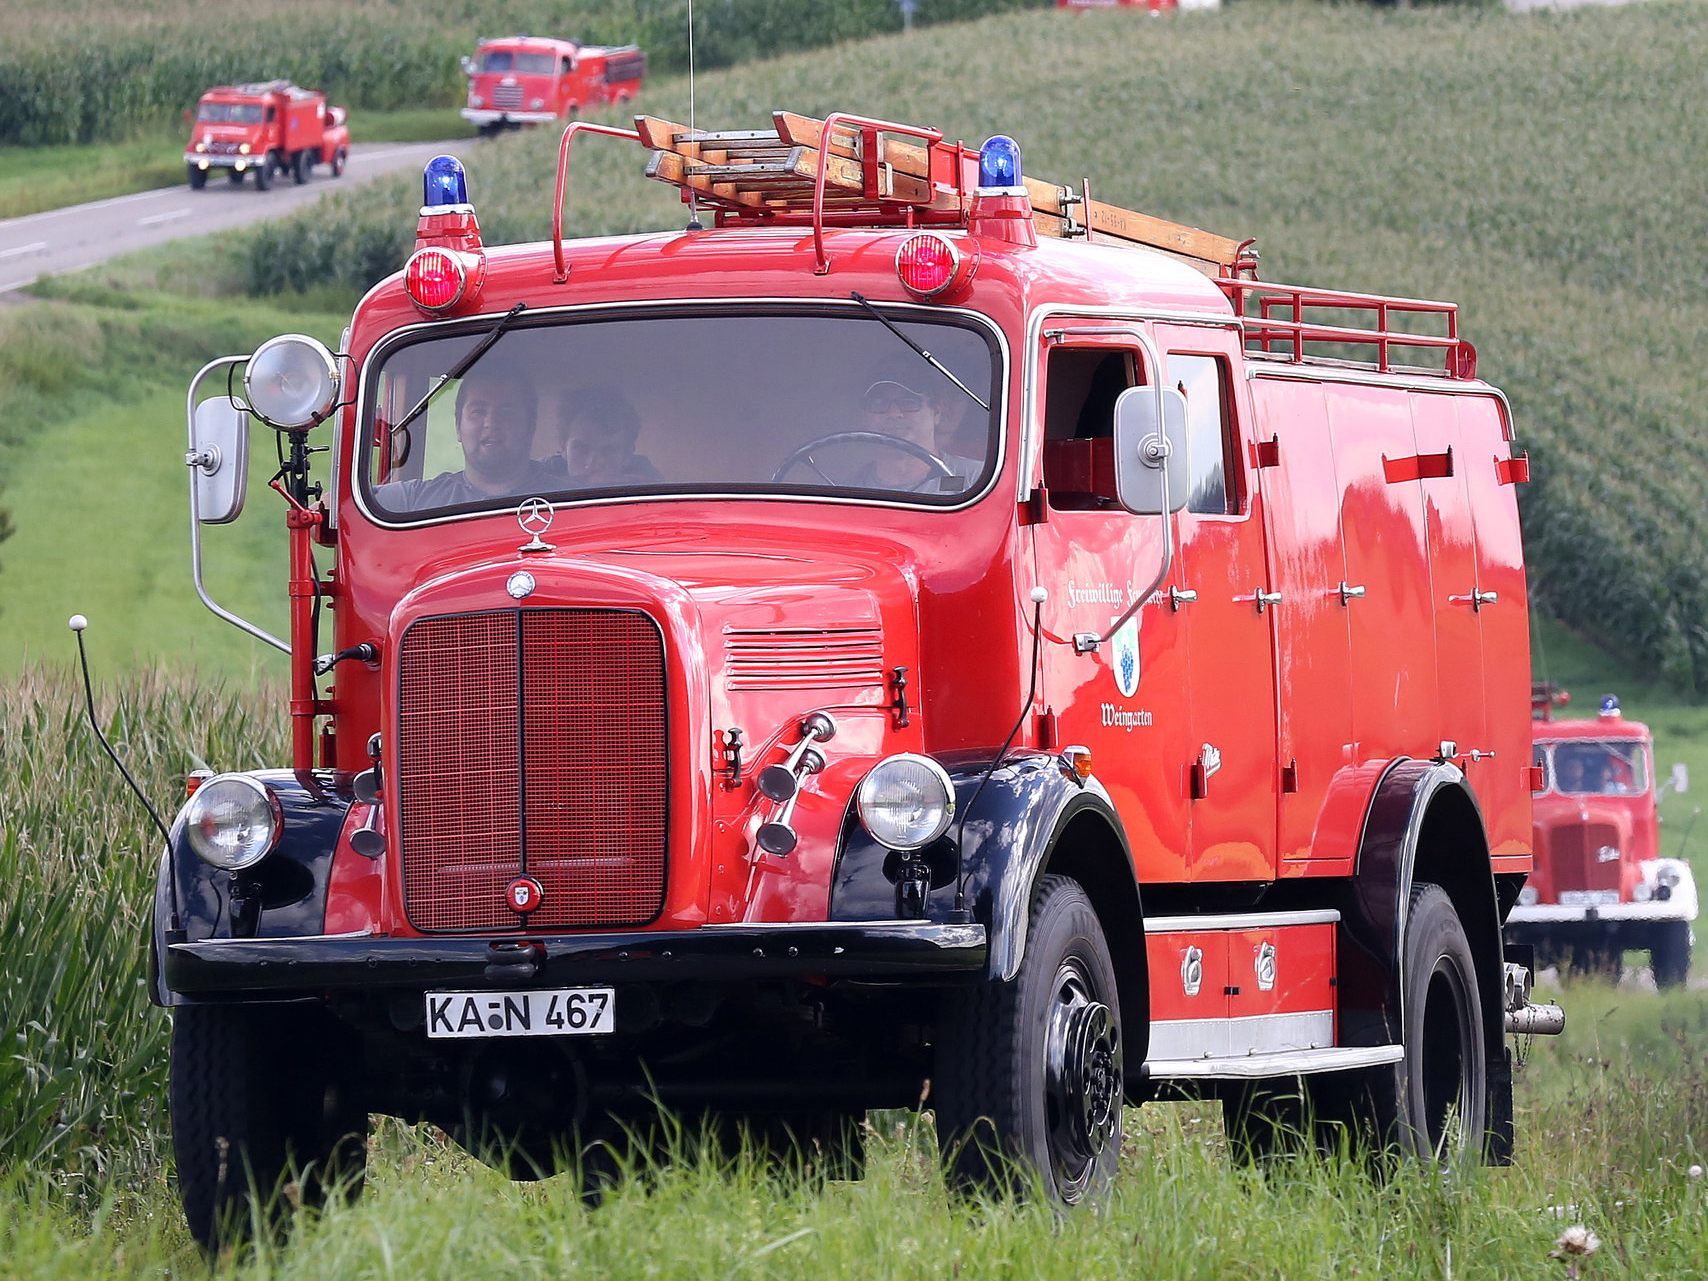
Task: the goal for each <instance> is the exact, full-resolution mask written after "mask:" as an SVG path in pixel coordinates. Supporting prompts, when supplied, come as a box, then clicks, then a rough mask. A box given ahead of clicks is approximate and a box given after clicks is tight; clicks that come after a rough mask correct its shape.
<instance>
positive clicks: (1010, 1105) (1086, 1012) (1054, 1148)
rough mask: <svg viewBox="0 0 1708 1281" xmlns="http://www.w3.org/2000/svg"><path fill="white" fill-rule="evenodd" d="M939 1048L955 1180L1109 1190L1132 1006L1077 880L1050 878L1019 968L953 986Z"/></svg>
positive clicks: (947, 1146)
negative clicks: (1126, 1004) (1127, 1010)
mask: <svg viewBox="0 0 1708 1281" xmlns="http://www.w3.org/2000/svg"><path fill="white" fill-rule="evenodd" d="M936 1050H937V1062H936V1071H935V1073H934V1075H933V1078H932V1101H933V1103H934V1105H935V1106H936V1109H937V1139H938V1145H939V1147H940V1149H941V1151H942V1154H943V1158H944V1161H945V1163H946V1164H947V1166H948V1169H949V1173H950V1177H951V1179H952V1181H954V1182H955V1183H956V1184H958V1185H959V1186H961V1187H962V1188H963V1189H966V1190H971V1191H993V1192H998V1193H1002V1192H1012V1191H1021V1190H1023V1189H1024V1187H1025V1178H1026V1176H1027V1175H1030V1176H1031V1177H1035V1178H1037V1179H1038V1180H1039V1181H1040V1183H1041V1185H1042V1189H1043V1192H1044V1194H1045V1196H1046V1197H1048V1198H1049V1199H1050V1200H1051V1201H1053V1202H1054V1203H1056V1204H1057V1205H1060V1206H1074V1205H1079V1204H1083V1203H1086V1202H1092V1201H1096V1200H1098V1199H1100V1198H1102V1197H1103V1196H1104V1195H1105V1194H1106V1193H1107V1191H1108V1189H1109V1187H1110V1184H1111V1183H1112V1182H1113V1180H1114V1177H1115V1165H1116V1162H1117V1160H1118V1159H1119V1157H1120V1153H1121V1104H1122V1098H1123V1077H1122V1060H1121V1053H1122V1042H1121V1010H1120V1002H1119V1000H1118V997H1117V993H1116V983H1115V967H1114V965H1113V963H1112V962H1111V961H1110V959H1109V948H1108V945H1107V944H1106V943H1105V941H1104V938H1103V930H1102V927H1101V926H1100V925H1099V923H1098V920H1097V912H1096V910H1095V909H1094V908H1093V907H1092V905H1091V900H1090V899H1089V898H1087V897H1086V894H1085V891H1084V890H1083V889H1081V888H1080V886H1079V885H1078V883H1077V882H1075V881H1072V880H1070V879H1069V878H1067V877H1064V876H1046V877H1045V878H1044V879H1043V881H1042V882H1041V884H1040V885H1039V887H1038V891H1037V895H1036V897H1035V899H1034V901H1033V905H1032V920H1031V926H1030V930H1029V933H1028V937H1027V943H1026V952H1025V956H1024V958H1023V959H1022V961H1021V963H1020V969H1019V972H1018V973H1017V974H1016V975H1015V976H1014V978H1013V980H1012V981H1009V982H1001V981H997V982H982V983H980V984H978V986H977V987H975V988H973V989H972V990H971V991H954V992H951V993H950V994H949V995H948V996H946V998H945V1000H944V1003H943V1013H942V1015H941V1017H940V1020H939V1027H938V1030H937V1046H936ZM1016 1175H1020V1176H1021V1177H1020V1178H1019V1179H1017V1178H1016Z"/></svg>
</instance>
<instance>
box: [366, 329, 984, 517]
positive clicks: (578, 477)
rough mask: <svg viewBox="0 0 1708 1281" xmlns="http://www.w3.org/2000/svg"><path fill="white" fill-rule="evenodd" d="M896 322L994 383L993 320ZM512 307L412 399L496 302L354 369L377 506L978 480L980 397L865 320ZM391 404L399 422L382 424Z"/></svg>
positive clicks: (900, 494)
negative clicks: (362, 396) (483, 347)
mask: <svg viewBox="0 0 1708 1281" xmlns="http://www.w3.org/2000/svg"><path fill="white" fill-rule="evenodd" d="M896 319H897V321H898V324H899V326H900V328H902V329H903V330H904V331H905V332H906V333H907V334H908V336H909V337H911V338H912V339H913V340H914V341H915V342H917V343H919V344H920V346H922V347H924V348H926V349H927V350H928V351H930V352H931V354H932V355H933V356H935V357H936V358H937V359H938V360H939V361H940V362H941V363H942V364H943V365H944V366H945V368H947V369H948V370H949V371H950V372H951V373H953V374H954V376H955V377H956V378H959V379H960V380H961V381H962V382H963V383H965V384H966V386H967V388H970V389H972V390H973V391H975V392H976V393H978V395H979V396H981V397H983V398H984V399H986V400H988V401H990V402H992V403H995V402H996V401H997V399H998V385H999V384H998V381H997V379H998V375H999V373H1000V369H999V365H998V361H997V359H996V357H995V354H994V347H993V340H992V339H991V338H990V337H989V336H988V335H987V334H986V333H985V332H984V331H982V330H980V329H974V328H972V327H970V326H967V325H959V324H953V323H945V322H942V321H935V320H934V321H932V322H929V323H919V322H916V321H911V320H902V319H901V317H900V316H899V315H898V316H897V317H896ZM526 322H527V316H526V313H524V314H523V317H522V318H521V320H520V321H519V322H518V323H517V324H516V325H515V327H513V328H511V329H507V330H505V331H504V332H503V333H502V335H501V336H500V337H499V338H498V340H497V342H496V343H494V344H493V346H492V348H491V350H489V351H488V352H487V353H486V354H485V355H484V356H482V357H481V358H480V359H479V361H478V362H477V363H476V364H475V365H474V366H473V367H472V368H471V369H469V370H468V372H467V373H466V375H465V376H464V377H462V378H461V379H458V380H457V381H456V382H455V383H446V384H445V386H444V387H443V389H442V390H441V391H440V392H439V393H437V394H435V395H434V397H433V399H432V403H431V404H430V405H429V407H428V408H427V410H426V411H425V412H423V413H419V414H417V416H416V417H415V419H414V420H413V421H412V422H405V419H406V417H407V415H408V414H409V413H410V411H411V410H413V409H415V408H416V406H417V404H418V403H419V402H420V401H421V399H422V398H423V397H424V396H426V395H427V394H428V393H429V392H431V391H432V390H433V389H434V387H435V386H437V385H438V384H439V383H440V382H441V381H442V380H443V378H444V375H445V374H446V373H448V372H449V371H451V370H453V369H455V367H456V366H457V364H458V362H459V361H461V360H463V359H465V358H466V357H467V356H468V354H469V353H470V352H471V351H472V350H473V348H474V347H475V345H476V344H477V343H478V342H479V341H480V339H481V336H482V335H483V334H484V333H486V332H487V331H488V330H490V329H491V328H492V325H493V324H494V320H493V319H492V318H487V319H484V320H483V321H481V322H479V323H478V324H474V325H459V326H457V327H456V329H455V330H451V331H450V332H451V333H452V334H454V336H446V337H439V336H432V337H427V338H425V339H422V340H418V341H415V342H411V343H408V344H407V345H404V346H400V347H397V348H394V349H393V350H392V351H391V352H389V353H388V354H387V355H385V356H384V357H383V360H382V362H381V363H379V364H378V365H377V366H376V367H375V368H374V369H373V372H372V373H371V375H370V381H369V384H368V386H369V390H368V394H367V410H366V419H365V428H364V436H363V438H364V440H365V441H366V442H367V456H368V462H367V465H366V467H365V468H364V472H365V475H366V478H367V482H368V494H369V497H370V498H371V500H372V503H373V506H374V507H375V508H376V510H378V511H380V512H382V513H385V514H390V515H398V516H404V515H407V516H411V517H420V516H422V515H429V514H437V513H449V512H461V511H477V510H482V509H491V508H508V507H514V506H515V505H516V504H517V503H518V502H519V501H521V500H522V499H524V498H528V497H532V496H535V495H538V496H541V497H545V498H554V499H559V500H565V499H569V500H573V499H577V498H593V497H617V496H620V495H628V494H649V495H650V494H681V495H692V494H769V495H780V496H784V495H814V496H826V495H829V496H837V497H848V498H854V499H868V500H889V501H897V500H900V501H906V502H915V503H920V504H926V505H933V506H945V505H953V504H955V503H958V502H960V501H962V500H963V499H965V498H967V497H969V496H970V495H972V494H974V493H976V492H978V491H979V490H980V489H982V488H983V486H984V484H985V481H986V479H987V478H988V476H989V474H990V471H991V469H992V467H993V465H994V460H995V457H996V439H997V437H996V426H995V420H994V418H993V415H992V414H991V413H990V412H989V411H987V410H985V409H983V408H982V407H980V406H979V405H978V404H977V403H975V401H974V400H973V398H972V397H971V396H969V395H968V394H967V391H966V390H963V389H962V388H960V387H957V386H956V385H955V383H954V382H953V381H952V380H951V379H950V378H948V377H946V376H945V375H944V374H943V373H942V372H940V371H939V370H937V369H935V368H933V367H932V365H931V364H930V363H929V362H927V361H926V360H925V359H923V358H922V357H921V356H920V355H919V354H918V353H917V352H915V351H913V350H911V349H910V348H909V347H908V346H907V345H906V344H905V343H904V342H903V341H902V340H901V339H900V338H898V337H897V336H896V335H895V334H894V333H891V332H890V331H889V330H888V329H886V328H885V327H884V326H883V325H882V324H880V323H879V322H878V321H877V320H875V319H873V318H871V317H869V316H866V315H864V314H853V315H835V316H832V315H825V314H822V313H820V314H811V313H807V312H804V311H800V310H781V309H779V310H775V311H771V312H768V313H757V314H756V313H755V312H753V311H751V310H749V311H746V312H744V313H741V314H736V313H732V312H729V311H726V310H722V309H718V310H711V309H707V310H704V311H701V312H698V313H696V314H691V315H685V314H681V313H680V312H678V313H677V314H673V315H650V316H638V317H637V316H625V317H623V318H620V319H610V318H596V319H585V320H582V319H577V320H569V321H565V320H558V321H555V322H552V323H546V322H541V323H536V324H534V325H532V326H529V325H528V324H527V323H526ZM392 423H399V424H401V426H400V427H398V428H393V427H392V426H391V424H392Z"/></svg>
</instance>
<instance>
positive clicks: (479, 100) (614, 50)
mask: <svg viewBox="0 0 1708 1281" xmlns="http://www.w3.org/2000/svg"><path fill="white" fill-rule="evenodd" d="M463 74H464V75H466V76H467V77H468V105H467V106H465V107H464V108H463V111H462V116H463V119H465V120H467V121H468V122H469V123H470V124H472V125H474V126H475V128H476V129H478V130H479V131H480V133H481V134H482V135H483V136H489V135H492V134H496V133H500V132H502V131H503V130H505V129H508V128H515V127H517V126H519V125H524V124H543V123H545V122H546V121H550V120H562V119H573V118H574V117H576V116H578V115H580V114H581V113H582V112H583V111H586V110H589V109H591V108H594V107H600V106H604V105H605V104H606V103H618V104H621V103H625V102H628V101H629V100H630V99H632V98H633V97H634V96H635V94H637V93H639V92H640V87H641V82H642V81H643V80H644V79H645V78H646V55H645V54H644V53H642V52H641V50H640V49H639V47H637V46H635V45H585V44H581V43H579V42H577V41H574V40H553V39H545V38H541V37H534V36H513V37H510V38H507V39H503V40H483V41H481V42H480V46H479V48H478V49H477V50H476V51H475V55H474V57H473V58H464V59H463Z"/></svg>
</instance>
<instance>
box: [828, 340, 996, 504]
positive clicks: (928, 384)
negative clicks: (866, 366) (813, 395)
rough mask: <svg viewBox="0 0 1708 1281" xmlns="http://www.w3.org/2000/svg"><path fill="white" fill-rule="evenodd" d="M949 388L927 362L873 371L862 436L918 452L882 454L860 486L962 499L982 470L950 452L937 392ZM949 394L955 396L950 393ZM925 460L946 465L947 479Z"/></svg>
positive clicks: (863, 407) (863, 399) (862, 413)
mask: <svg viewBox="0 0 1708 1281" xmlns="http://www.w3.org/2000/svg"><path fill="white" fill-rule="evenodd" d="M938 384H943V385H944V386H948V385H949V384H948V383H947V382H946V380H945V379H944V377H943V375H942V374H940V373H938V372H937V371H936V370H935V369H933V368H932V367H931V365H930V364H929V363H927V362H926V361H925V360H923V359H914V360H909V361H906V362H895V363H892V364H888V365H884V366H880V367H879V368H877V369H875V370H874V371H873V377H872V381H871V382H870V383H869V384H868V385H867V387H866V391H865V394H864V395H862V396H861V398H860V416H861V430H863V431H869V432H875V433H877V434H878V435H882V436H891V437H894V438H895V439H896V440H900V441H906V442H907V443H908V444H909V445H914V446H917V448H916V449H906V448H901V449H879V450H876V451H874V452H875V455H876V456H875V457H874V458H873V459H872V462H871V464H870V466H868V467H867V468H866V470H865V473H864V474H863V475H861V476H860V477H858V478H857V481H856V483H857V484H860V485H862V486H865V487H869V488H873V489H901V490H908V491H910V492H915V493H918V492H933V493H936V492H941V493H959V492H961V491H962V490H964V489H966V488H967V487H968V486H969V485H970V484H971V482H972V481H973V480H974V479H975V478H976V477H977V476H978V474H979V472H980V471H982V470H983V467H982V465H981V464H980V462H979V460H978V459H976V458H968V457H965V456H964V455H960V454H954V453H949V452H946V450H947V440H946V437H947V430H946V428H947V427H948V426H950V424H948V423H947V422H946V421H945V419H946V415H945V414H944V412H943V410H944V406H943V405H942V403H941V402H940V401H939V400H938V399H937V398H936V395H935V393H936V392H937V391H939V390H940V388H939V387H938V386H937V385H938ZM950 390H953V388H952V387H951V388H950ZM925 454H930V455H931V456H933V457H935V458H938V459H941V460H942V462H943V463H944V464H945V465H946V466H947V467H948V468H949V471H950V472H951V473H952V474H950V475H947V476H946V475H944V474H943V471H942V469H941V468H939V467H937V466H936V465H935V464H933V463H931V462H930V461H928V460H927V458H926V457H925Z"/></svg>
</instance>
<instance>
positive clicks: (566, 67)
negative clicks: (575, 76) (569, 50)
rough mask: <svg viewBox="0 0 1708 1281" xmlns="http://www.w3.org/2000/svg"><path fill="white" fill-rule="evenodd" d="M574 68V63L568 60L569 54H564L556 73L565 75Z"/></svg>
mask: <svg viewBox="0 0 1708 1281" xmlns="http://www.w3.org/2000/svg"><path fill="white" fill-rule="evenodd" d="M574 70H575V64H574V63H573V62H571V61H570V60H569V55H568V54H565V55H564V57H563V61H562V62H560V63H559V64H558V74H559V75H564V76H567V75H568V74H569V73H570V72H572V71H574Z"/></svg>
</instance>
